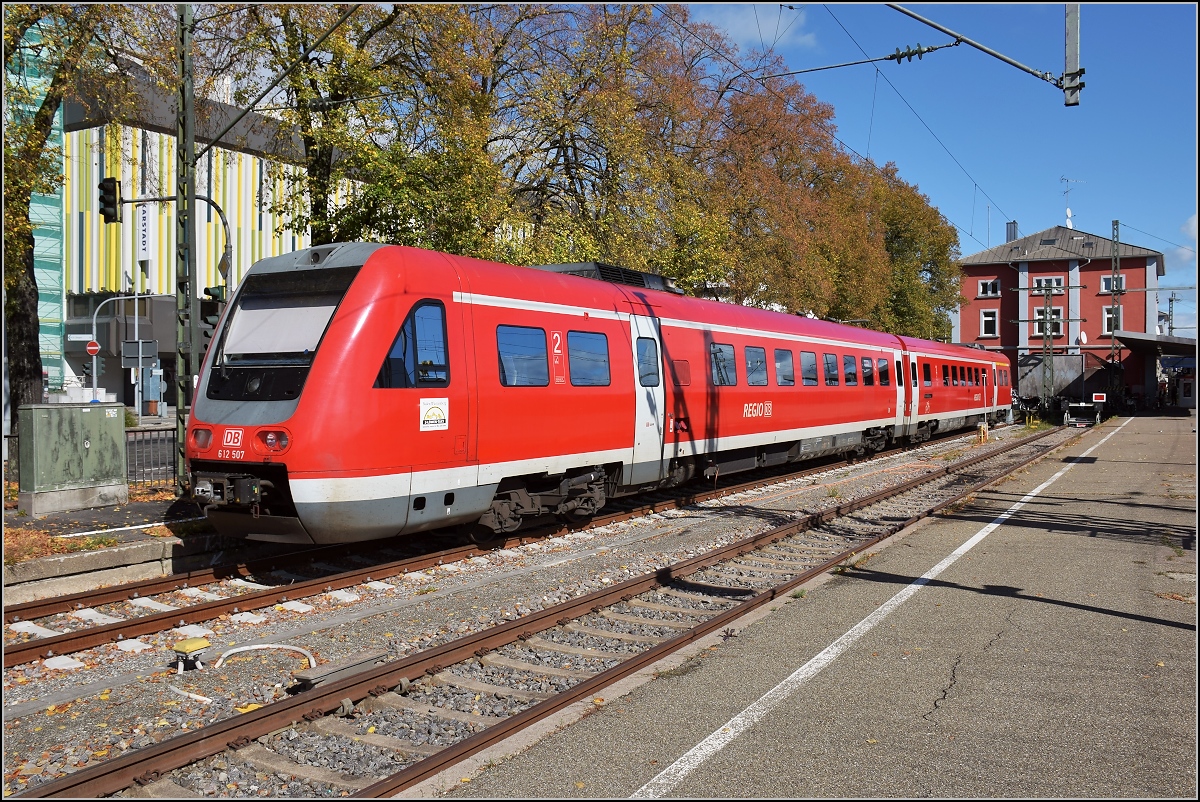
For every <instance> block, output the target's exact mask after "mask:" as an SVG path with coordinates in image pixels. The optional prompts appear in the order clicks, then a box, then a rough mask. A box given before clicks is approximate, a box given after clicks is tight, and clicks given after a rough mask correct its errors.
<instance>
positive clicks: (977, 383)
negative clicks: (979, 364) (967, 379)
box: [971, 368, 983, 387]
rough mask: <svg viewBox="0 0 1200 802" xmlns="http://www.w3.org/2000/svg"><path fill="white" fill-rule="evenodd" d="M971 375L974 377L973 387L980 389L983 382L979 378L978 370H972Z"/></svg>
mask: <svg viewBox="0 0 1200 802" xmlns="http://www.w3.org/2000/svg"><path fill="white" fill-rule="evenodd" d="M971 374H972V375H973V376H974V377H975V386H976V387H981V386H982V385H983V380H982V379H980V378H979V368H972V369H971Z"/></svg>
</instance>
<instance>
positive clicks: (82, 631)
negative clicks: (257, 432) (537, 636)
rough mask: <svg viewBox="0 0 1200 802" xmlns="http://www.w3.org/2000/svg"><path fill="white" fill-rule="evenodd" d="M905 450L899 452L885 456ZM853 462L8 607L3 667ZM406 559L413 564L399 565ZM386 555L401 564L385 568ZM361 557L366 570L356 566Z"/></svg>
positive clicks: (127, 641) (190, 629)
mask: <svg viewBox="0 0 1200 802" xmlns="http://www.w3.org/2000/svg"><path fill="white" fill-rule="evenodd" d="M961 437H962V435H961V433H958V434H955V435H953V436H950V435H947V436H944V437H943V438H939V439H938V440H935V441H933V443H935V444H936V443H937V442H940V441H943V440H954V439H959V438H961ZM904 451H905V449H903V448H899V447H898V448H894V449H890V450H888V451H885V452H881V453H880V454H879V455H878V456H879V457H884V456H889V455H893V454H898V453H902V452H904ZM849 462H850V461H849V460H843V459H827V460H822V461H818V462H816V463H809V464H806V465H805V466H804V467H803V468H801V469H799V470H796V469H791V470H785V469H774V470H763V471H757V472H755V474H754V475H753V476H751V477H750V478H749V479H745V478H740V477H739V478H738V479H734V480H729V479H726V480H725V481H718V482H714V483H713V486H712V487H711V488H707V489H701V490H697V489H696V487H695V485H693V486H690V487H686V488H678V489H675V490H673V491H660V492H657V493H651V494H647V495H644V496H638V497H635V498H629V499H618V500H617V501H616V502H615V503H613V504H610V509H609V510H607V511H606V512H605V513H603V514H601V515H597V516H595V517H594V518H593V519H591V520H590V521H588V522H586V523H580V524H573V525H567V524H563V523H561V522H557V521H547V522H543V523H542V524H541V525H540V526H535V527H534V528H532V529H531V530H530V531H527V532H522V533H520V534H515V535H513V536H511V537H506V538H502V539H499V540H497V541H496V542H494V543H491V544H487V545H486V546H480V545H477V544H463V545H454V546H451V547H449V548H446V547H445V546H444V545H443V544H444V540H442V539H440V538H438V537H437V536H436V535H433V536H426V537H415V538H414V537H409V538H407V539H406V540H405V541H404V542H402V543H399V544H396V543H393V542H391V541H383V542H367V543H356V544H340V545H336V546H326V547H319V548H310V549H303V550H299V551H296V552H291V553H287V554H280V555H275V556H271V557H267V558H262V559H258V560H254V561H251V562H247V563H242V564H235V565H226V566H216V567H212V568H207V569H202V570H195V571H189V572H186V573H181V574H172V575H169V576H164V577H160V578H157V579H149V580H143V581H140V582H134V583H129V584H123V585H119V586H114V587H107V588H101V589H98V590H91V591H85V592H81V593H76V594H72V595H69V596H60V597H54V598H48V599H40V600H36V601H32V602H25V603H22V604H17V605H12V606H9V607H5V608H4V623H5V624H6V625H7V629H8V631H7V633H6V639H5V647H4V668H6V669H8V668H13V667H15V666H20V665H23V664H26V663H29V662H31V661H34V660H47V659H52V658H55V657H65V656H69V655H72V654H75V653H78V652H80V651H83V650H86V649H92V648H95V647H98V646H103V645H105V644H110V643H114V642H115V643H117V644H118V645H119V648H121V649H122V650H123V651H137V650H139V649H142V648H150V644H143V643H141V642H140V641H138V640H137V639H138V638H139V637H142V636H146V635H152V634H156V633H162V632H167V631H170V630H180V632H181V636H189V635H193V636H195V635H204V634H208V635H211V634H212V631H211V630H206V629H205V627H204V626H203V625H204V624H205V623H206V622H210V621H212V620H214V619H217V618H220V617H222V616H241V618H240V619H239V620H242V621H247V620H253V619H247V618H246V615H247V614H252V612H253V611H255V610H262V609H265V608H270V607H275V606H277V605H282V606H285V607H286V609H289V610H293V611H296V612H300V613H304V612H308V611H310V610H311V609H312V606H311V605H308V604H306V603H305V602H304V601H303V600H304V599H310V598H312V597H314V596H320V595H323V594H333V595H332V598H334V599H335V600H337V601H339V602H348V601H350V596H352V595H355V594H353V593H350V592H349V591H347V590H346V589H348V588H354V587H356V586H359V585H364V584H365V585H372V583H374V585H373V587H375V588H376V589H387V588H389V587H391V586H390V585H389V584H388V583H387V581H386V580H388V579H394V578H396V577H403V576H404V575H406V574H409V573H413V572H419V571H424V570H426V569H429V568H433V567H436V566H439V565H444V564H447V563H453V562H457V561H461V560H469V559H471V558H475V557H479V556H480V555H483V554H486V553H487V552H488V551H495V550H499V549H511V548H514V547H516V546H519V545H522V544H525V543H530V542H534V541H536V540H545V539H549V538H553V537H559V536H562V535H564V534H567V533H569V532H574V531H581V530H586V529H592V528H598V527H602V526H607V525H609V524H612V523H616V522H620V521H625V520H629V519H632V518H638V517H641V516H644V515H651V514H654V513H657V512H663V511H665V510H672V509H679V508H681V507H685V506H688V505H691V504H696V503H700V502H704V501H708V500H711V499H715V498H721V497H724V496H728V495H732V494H736V493H742V492H745V491H747V490H751V489H755V488H759V487H763V486H765V485H769V484H772V483H778V482H785V481H790V480H793V479H797V478H801V477H804V476H809V475H812V474H814V473H817V472H819V471H827V470H830V469H831V468H832V467H836V466H839V465H845V464H848V463H849ZM401 553H403V554H404V555H405V556H400V554H401ZM380 555H392V556H395V557H398V559H392V560H386V561H380V560H379V556H380ZM356 557H357V558H358V564H353V565H347V562H353V561H354V559H355V558H356ZM348 558H349V559H348ZM331 563H333V564H331ZM202 630H205V631H204V632H202Z"/></svg>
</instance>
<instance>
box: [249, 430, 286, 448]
mask: <svg viewBox="0 0 1200 802" xmlns="http://www.w3.org/2000/svg"><path fill="white" fill-rule="evenodd" d="M290 444H291V439H290V438H289V437H288V433H287V432H285V431H284V430H282V429H263V430H261V431H260V432H258V434H257V435H255V437H254V450H255V451H257V452H258V453H260V454H282V453H283V452H284V451H287V449H288V446H289V445H290Z"/></svg>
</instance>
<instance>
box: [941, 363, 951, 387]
mask: <svg viewBox="0 0 1200 802" xmlns="http://www.w3.org/2000/svg"><path fill="white" fill-rule="evenodd" d="M942 386H943V387H949V386H950V366H949V365H942Z"/></svg>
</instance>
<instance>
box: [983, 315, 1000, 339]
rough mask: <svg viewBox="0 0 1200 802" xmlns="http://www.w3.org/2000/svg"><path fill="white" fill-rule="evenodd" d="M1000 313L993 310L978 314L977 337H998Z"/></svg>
mask: <svg viewBox="0 0 1200 802" xmlns="http://www.w3.org/2000/svg"><path fill="white" fill-rule="evenodd" d="M999 318H1000V313H999V312H997V311H996V310H995V309H984V310H983V311H981V312H980V313H979V336H980V337H999V336H1000V321H999Z"/></svg>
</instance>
